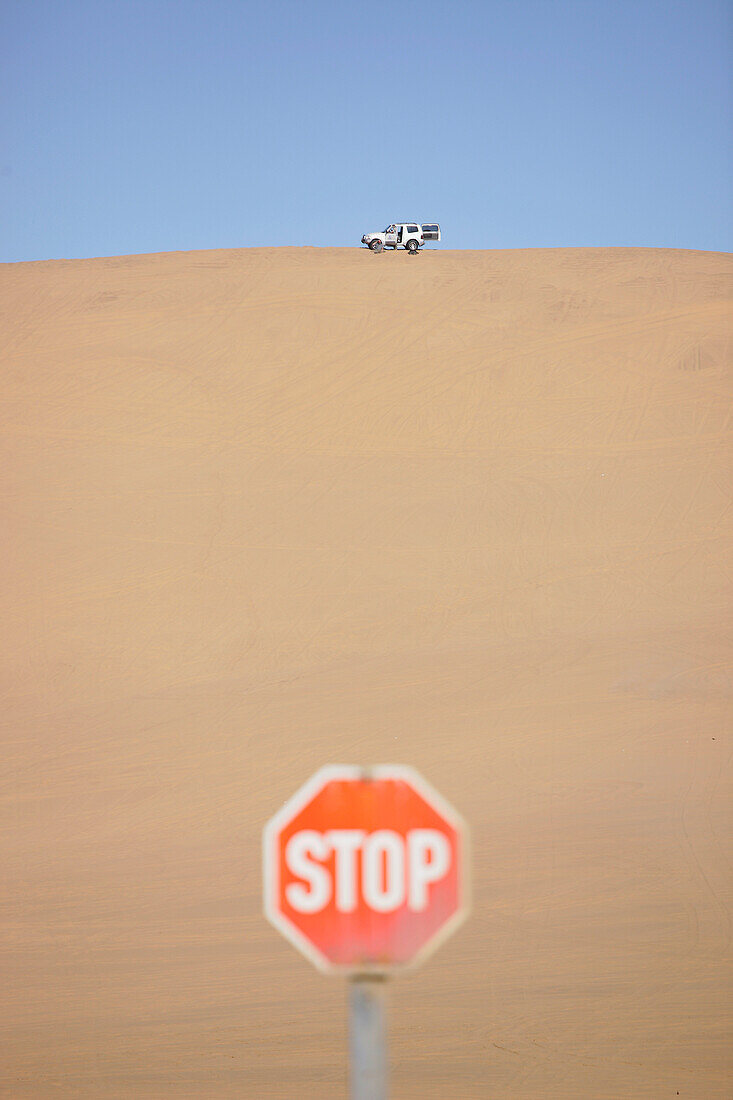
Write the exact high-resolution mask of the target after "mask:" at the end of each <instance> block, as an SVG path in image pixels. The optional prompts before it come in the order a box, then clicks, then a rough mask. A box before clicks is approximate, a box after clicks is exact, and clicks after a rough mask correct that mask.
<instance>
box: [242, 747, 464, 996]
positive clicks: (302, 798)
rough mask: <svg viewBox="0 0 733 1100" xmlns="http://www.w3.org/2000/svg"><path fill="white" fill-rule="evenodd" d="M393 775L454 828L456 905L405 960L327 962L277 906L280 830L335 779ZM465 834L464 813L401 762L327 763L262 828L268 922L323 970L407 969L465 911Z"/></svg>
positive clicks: (450, 930)
mask: <svg viewBox="0 0 733 1100" xmlns="http://www.w3.org/2000/svg"><path fill="white" fill-rule="evenodd" d="M360 779H361V780H365V779H396V780H402V781H403V782H405V783H409V784H410V785H411V786H412V787H414V789H415V790H416V791H417V793H418V794H419V795H420V797H421V798H423V799H424V800H425V802H427V804H428V805H429V806H431V807H432V808H433V809H434V810H435V811H436V812H437V813H439V814H440V815H441V816H442V817H444V818H445V819H446V821H447V822H448V824H449V825H450V826H451V827H452V828H453V829H454V830H455V833H456V837H457V838H458V871H459V873H458V907H457V909H456V911H455V913H454V914H453V916H452V917H449V919H448V920H447V921H446V922H445V924H443V925H441V926H440V928H439V929H438V930H437V932H435V933H434V935H432V936H431V937H430V939H429V940H427V942H426V943H424V944H423V946H422V947H421V948H420V950H419V951H417V952H416V953H415V955H414V956H413V957H412V958H411V959H410V960H409V962H406V963H399V964H398V963H396V964H394V965H393V966H383V965H379V964H377V963H375V964H364V965H361V966H341V965H338V964H336V963H332V962H331V960H330V959H328V958H327V957H326V956H325V955H324V954H323V953H322V952H321V951H319V950H318V948H317V947H315V946H314V944H312V943H311V941H310V940H309V939H308V938H307V937H306V936H304V935H303V933H302V932H301V931H300V929H299V928H297V927H296V926H295V925H294V924H293V923H292V922H291V921H290V920H288V918H287V917H286V916H285V914H284V913H283V912H282V911H281V910H280V908H279V906H278V882H279V878H280V866H279V863H280V852H279V845H278V837H279V835H280V831H281V830H282V829H283V828H284V827H285V825H286V824H288V823H289V822H290V821H291V820H292V819H293V818H294V817H295V816H296V814H298V813H300V811H301V810H302V809H303V808H304V807H305V806H306V805H307V804H308V803H309V802H311V801H312V800H313V799H314V798H315V797H316V795H317V794H318V792H319V791H320V790H322V789H323V787H325V786H326V784H327V783H332V782H335V781H338V780H360ZM469 864H470V837H469V830H468V825H467V824H466V821H465V820H464V818H463V817H461V815H460V814H459V813H458V812H457V810H455V809H454V808H453V806H451V804H450V803H449V802H447V801H446V800H445V799H444V798H443V796H442V795H440V794H438V792H437V791H436V790H435V788H434V787H432V786H431V784H430V783H428V781H427V780H426V779H424V778H423V777H422V775H420V773H419V772H418V771H416V770H415V769H414V768H412V767H410V766H409V765H406V764H379V765H377V766H375V767H372V768H366V767H359V766H358V765H355V764H327V765H326V766H325V767H323V768H319V770H318V771H317V772H316V773H315V774H314V775H312V776H311V777H310V779H308V780H307V781H306V782H305V783H304V784H303V786H302V787H299V788H298V790H297V791H296V792H295V794H294V795H293V796H292V798H289V799H288V801H287V802H286V803H285V804H284V805H283V806H282V807H281V808H280V809H279V810H278V811H277V813H276V814H275V815H274V817H271V818H270V820H269V821H268V822H267V824H266V825H265V827H264V829H263V831H262V871H263V891H264V911H265V916H266V917H267V920H268V921H269V922H270V924H271V925H272V926H273V927H274V928H276V929H277V930H278V932H280V933H281V934H282V935H283V936H284V937H285V939H286V940H289V941H290V943H291V944H292V945H293V947H295V948H296V949H297V950H298V951H300V952H301V954H302V955H305V957H306V958H307V959H308V960H309V961H310V962H312V963H313V965H314V966H316V967H317V968H318V969H319V970H320V971H322V972H323V973H324V974H337V975H347V976H348V975H354V974H392V973H396V972H398V971H405V970H412V969H413V968H415V967H417V966H419V965H420V964H421V963H423V962H424V961H425V959H427V958H428V956H429V955H432V954H433V952H434V951H436V950H437V949H438V947H440V945H441V944H442V943H444V942H445V940H447V939H448V937H449V936H452V935H453V933H454V932H455V931H456V929H457V928H458V927H459V926H460V925H461V924H463V922H464V921H465V920H466V918H467V917H468V915H469V912H470V908H471V906H470V875H469V873H468V868H469Z"/></svg>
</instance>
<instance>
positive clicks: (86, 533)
mask: <svg viewBox="0 0 733 1100" xmlns="http://www.w3.org/2000/svg"><path fill="white" fill-rule="evenodd" d="M730 274H731V261H730V258H728V257H725V256H723V255H720V254H715V253H698V252H674V251H655V250H642V249H610V250H607V249H597V250H596V249H579V250H543V251H539V250H538V251H532V250H528V251H521V252H450V251H434V252H428V251H426V252H425V253H423V254H421V255H420V256H419V257H417V258H415V259H412V258H409V257H408V256H407V255H406V254H396V255H392V254H384V255H381V256H374V255H372V254H371V253H369V252H367V251H365V250H360V249H351V250H349V249H276V250H265V249H256V250H247V251H229V252H206V253H188V254H187V253H179V254H175V255H156V256H133V257H120V258H114V259H102V260H87V261H68V262H67V261H62V262H49V263H36V264H16V265H4V266H3V268H2V269H1V270H0V302H1V309H2V313H3V332H4V339H5V352H4V357H3V359H4V372H3V398H4V399H3V403H2V404H3V411H2V414H1V415H0V420H1V425H2V463H1V465H0V470H1V473H0V489H1V491H2V499H3V502H4V510H5V516H6V522H5V529H6V536H5V540H4V541H5V559H6V561H5V569H4V576H3V594H2V610H3V619H4V630H3V637H2V643H1V645H2V657H3V669H4V680H5V690H4V730H5V734H4V737H5V749H4V752H3V758H2V793H1V795H0V808H1V813H2V836H3V841H2V844H3V856H2V881H1V883H0V885H1V887H2V901H1V902H0V906H1V912H0V940H1V942H2V949H3V961H2V967H3V975H2V983H1V989H0V1006H1V1008H2V1012H1V1013H0V1016H1V1017H2V1021H1V1023H0V1027H1V1035H2V1040H3V1048H4V1053H3V1056H2V1069H0V1095H2V1096H3V1097H8V1098H11V1100H46V1098H52V1097H53V1098H54V1100H55V1098H64V1100H65V1098H70V1097H84V1098H87V1097H88V1098H91V1100H97V1098H103V1100H109V1098H119V1100H130V1098H142V1100H158V1098H161V1100H166V1098H169V1097H176V1098H190V1100H209V1098H211V1100H219V1098H224V1097H226V1098H235V1097H236V1098H239V1100H241V1098H243V1097H246V1098H250V1097H251V1098H253V1100H268V1098H279V1100H331V1098H336V1097H343V1096H344V1093H345V1074H346V1044H345V1017H344V1007H345V990H344V986H343V983H342V982H340V981H339V980H329V979H328V978H324V977H323V976H321V975H320V974H318V973H316V972H315V971H314V970H313V969H312V968H311V966H310V965H309V964H308V963H307V962H306V961H305V960H303V959H301V957H300V956H299V955H298V954H296V953H295V952H294V951H293V949H292V948H291V947H290V946H289V945H288V944H287V943H286V942H285V940H283V939H282V938H280V937H279V936H278V935H277V934H276V933H275V932H274V931H273V930H272V929H271V928H270V927H269V926H268V925H267V924H266V923H265V921H264V919H263V917H262V915H261V902H260V890H261V887H260V833H261V828H262V826H263V824H264V822H265V821H266V820H267V819H268V818H269V817H270V816H271V815H272V813H273V812H274V811H275V810H276V809H277V807H278V806H279V805H280V804H281V802H282V801H283V800H284V799H286V798H287V797H288V796H290V795H291V794H292V793H293V792H294V790H295V789H296V787H297V786H298V785H299V784H300V783H301V782H302V781H304V780H305V779H306V778H307V777H308V776H309V775H310V774H311V773H312V772H313V771H315V770H316V768H318V767H319V766H320V765H322V764H325V763H330V762H335V763H357V764H362V763H363V764H368V763H391V762H395V763H406V764H411V765H413V766H415V767H416V768H418V769H419V770H420V771H421V772H422V773H423V774H424V775H425V777H426V778H427V779H428V780H429V781H430V782H432V783H433V784H434V785H435V786H436V787H437V788H438V789H439V790H440V791H441V792H442V793H443V794H444V795H445V797H446V798H448V799H449V800H450V801H451V802H452V803H453V804H454V805H455V806H456V807H457V809H459V810H460V811H461V812H462V813H463V814H464V816H465V817H466V818H467V819H468V820H469V822H470V823H471V825H472V829H473V852H474V885H473V893H474V912H473V916H472V917H471V919H470V920H469V922H468V923H467V924H466V925H465V926H464V928H463V929H462V930H461V931H460V932H459V933H458V934H457V935H456V936H455V937H454V938H453V939H452V940H451V941H450V942H449V943H448V944H446V945H445V946H443V947H442V948H441V950H440V952H439V953H438V954H436V955H435V956H434V958H433V959H432V960H430V962H429V963H428V964H427V965H426V966H425V967H424V968H422V969H421V970H419V971H416V972H414V973H412V974H411V975H409V976H406V977H404V978H402V979H400V980H399V981H396V982H395V983H393V987H392V989H391V1003H392V1020H391V1054H392V1065H393V1073H392V1090H393V1097H394V1100H407V1098H414V1100H459V1098H479V1097H480V1098H488V1097H490V1098H491V1100H503V1098H512V1100H546V1098H547V1100H571V1098H578V1100H605V1098H608V1100H618V1098H621V1097H628V1098H630V1100H643V1098H649V1100H652V1098H653V1100H660V1098H665V1097H672V1098H674V1097H676V1095H677V1093H678V1092H679V1096H680V1097H681V1098H684V1100H713V1098H723V1097H726V1098H727V1097H730V1096H731V1095H733V1076H732V1075H731V1072H730V1062H729V1061H727V1058H728V1049H729V1047H728V1041H729V1040H730V1030H731V1029H730V1015H729V1014H728V1009H729V1006H730V1000H729V997H728V992H729V990H730V979H731V974H730V969H729V951H730V910H729V908H728V906H727V902H728V901H729V898H730V893H729V887H730V879H729V870H728V866H729V865H728V863H727V860H726V855H727V854H728V855H729V853H730V845H729V843H728V839H729V837H730V833H731V829H730V825H731V821H730V817H731V815H730V806H731V804H732V803H731V783H730V768H729V762H730V733H729V724H728V727H727V726H726V722H725V718H726V715H729V714H730V703H729V696H730V682H731V677H730V673H731V649H730V648H729V646H728V645H727V644H726V631H727V628H728V627H729V624H730V616H731V599H730V587H729V583H728V582H729V577H730V558H729V556H728V554H727V551H728V550H729V544H730V489H731V480H730V473H731V470H730V462H729V459H730V455H731V450H730V437H729V435H728V434H727V433H728V430H729V427H730V419H731V416H730V414H731V390H732V388H733V387H731V375H730V359H731V356H730V346H731V344H730V340H731V327H730V317H731V312H730V301H726V295H727V296H728V298H730V291H731V280H730ZM726 1067H727V1068H726Z"/></svg>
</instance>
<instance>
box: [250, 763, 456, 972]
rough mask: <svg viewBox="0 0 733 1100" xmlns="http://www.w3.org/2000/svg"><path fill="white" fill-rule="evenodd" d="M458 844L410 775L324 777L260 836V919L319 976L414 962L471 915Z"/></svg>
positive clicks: (339, 772)
mask: <svg viewBox="0 0 733 1100" xmlns="http://www.w3.org/2000/svg"><path fill="white" fill-rule="evenodd" d="M465 845H466V827H465V825H464V823H463V821H462V819H461V818H460V817H459V815H458V814H457V813H456V812H455V810H454V809H452V807H451V806H449V805H448V803H447V802H445V800H444V799H442V798H441V797H440V795H438V794H437V793H436V792H435V791H434V790H433V789H432V787H430V786H429V785H428V784H427V783H426V782H425V780H424V779H422V778H421V776H419V775H418V774H417V772H415V771H413V770H412V769H411V768H404V767H378V768H371V769H368V770H367V769H361V768H356V767H327V768H322V769H321V770H320V771H319V772H317V773H316V774H315V775H314V776H313V778H312V779H310V780H309V781H308V782H307V783H306V784H305V785H304V786H303V787H301V788H300V790H299V791H297V792H296V794H295V795H294V796H293V797H292V798H291V799H290V801H289V802H287V803H286V804H285V805H284V806H283V808H282V809H281V810H280V811H279V813H277V814H275V816H274V817H273V818H272V820H271V821H269V822H268V824H267V825H266V827H265V831H264V886H265V914H266V915H267V918H268V919H269V920H270V921H271V923H272V924H274V926H275V927H276V928H277V929H279V930H280V931H281V932H282V933H283V935H284V936H286V937H287V938H288V939H289V940H290V942H291V943H292V944H294V946H295V947H297V948H298V950H300V951H302V952H303V954H304V955H306V956H307V957H308V958H309V959H310V960H311V961H312V962H314V963H315V964H316V966H318V967H320V969H322V970H329V971H334V970H335V971H385V970H391V969H393V968H395V967H400V966H405V965H407V964H409V963H415V962H418V961H420V959H421V958H423V957H424V956H425V955H426V954H427V953H428V952H429V951H430V950H433V949H434V948H435V947H436V946H437V945H438V943H439V942H440V941H442V940H443V939H444V938H445V937H446V936H448V935H449V934H450V933H451V932H452V931H454V929H455V928H456V927H457V926H458V925H459V924H460V923H461V921H462V920H463V919H464V917H465V915H466V903H465V898H464V894H465V882H464V880H465V866H464V860H465V854H464V849H465Z"/></svg>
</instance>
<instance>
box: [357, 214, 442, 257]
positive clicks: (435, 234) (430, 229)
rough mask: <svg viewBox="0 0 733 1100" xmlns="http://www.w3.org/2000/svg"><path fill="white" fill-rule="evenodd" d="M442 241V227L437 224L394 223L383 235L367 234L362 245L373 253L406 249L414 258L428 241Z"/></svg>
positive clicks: (362, 240) (362, 239)
mask: <svg viewBox="0 0 733 1100" xmlns="http://www.w3.org/2000/svg"><path fill="white" fill-rule="evenodd" d="M439 240H440V226H439V225H438V223H437V222H425V224H423V225H421V224H419V223H418V222H392V223H391V224H390V225H388V226H387V228H386V229H385V230H383V231H382V232H381V233H365V234H364V236H363V237H362V238H361V243H362V244H365V245H366V246H367V248H370V249H371V251H372V252H382V251H383V250H384V249H385V248H393V249H398V248H405V249H407V251H408V252H409V253H410V255H411V256H414V255H415V254H416V253H417V252H418V251H419V249H421V248H422V247H423V245H424V244H425V242H426V241H439Z"/></svg>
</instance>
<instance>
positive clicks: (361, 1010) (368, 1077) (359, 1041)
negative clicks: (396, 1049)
mask: <svg viewBox="0 0 733 1100" xmlns="http://www.w3.org/2000/svg"><path fill="white" fill-rule="evenodd" d="M385 986H386V980H385V979H384V978H383V977H379V976H378V975H372V974H370V975H363V976H359V975H357V976H355V977H353V978H352V979H351V981H350V982H349V1067H350V1068H349V1076H350V1078H351V1081H350V1084H351V1097H352V1100H387V1076H388V1075H387V1065H388V1058H387V1021H386V1004H385V1001H386V988H385Z"/></svg>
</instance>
